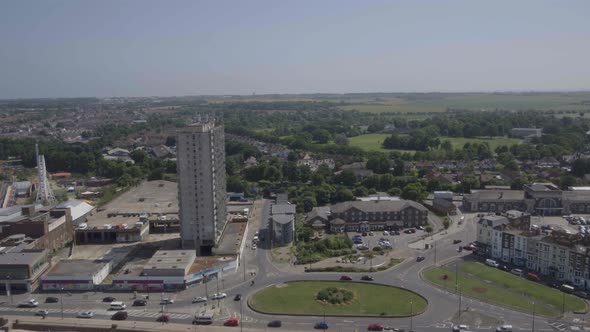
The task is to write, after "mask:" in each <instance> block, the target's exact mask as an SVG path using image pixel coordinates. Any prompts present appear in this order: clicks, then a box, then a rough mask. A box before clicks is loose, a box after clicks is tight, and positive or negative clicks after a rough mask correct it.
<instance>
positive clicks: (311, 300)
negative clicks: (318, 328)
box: [248, 281, 428, 316]
mask: <svg viewBox="0 0 590 332" xmlns="http://www.w3.org/2000/svg"><path fill="white" fill-rule="evenodd" d="M327 287H337V288H344V289H347V290H349V291H352V292H353V293H354V299H353V300H352V302H351V303H349V304H343V305H332V304H323V303H321V302H319V301H317V300H316V299H315V296H316V294H317V293H318V292H319V291H320V290H322V289H324V288H327ZM410 300H412V302H413V309H412V310H411V308H410ZM248 304H249V305H250V306H251V307H252V308H253V309H255V310H257V311H260V312H264V313H272V314H307V315H321V314H323V313H324V312H325V313H326V314H327V315H367V316H381V315H383V316H407V315H410V313H411V312H413V313H414V314H417V313H420V312H423V311H424V310H425V309H426V306H427V305H428V302H427V301H426V300H425V299H424V298H423V297H421V296H419V295H418V294H416V293H413V292H411V291H408V290H404V289H400V288H395V287H389V286H383V285H373V284H368V283H355V282H330V281H299V282H290V283H287V284H282V285H278V286H271V287H267V288H265V289H263V290H261V291H259V292H257V293H256V294H254V295H253V296H252V297H251V298H250V299H249V300H248Z"/></svg>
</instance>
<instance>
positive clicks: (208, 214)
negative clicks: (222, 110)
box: [176, 119, 227, 255]
mask: <svg viewBox="0 0 590 332" xmlns="http://www.w3.org/2000/svg"><path fill="white" fill-rule="evenodd" d="M176 145H177V146H176V152H177V162H176V168H177V173H178V201H179V205H180V239H181V243H182V248H184V249H195V250H196V252H197V255H210V254H212V249H213V247H215V246H216V245H217V243H218V242H219V238H220V237H221V234H222V233H223V229H224V227H225V222H226V217H227V214H226V206H225V200H226V191H225V135H224V129H223V125H221V124H217V123H215V121H214V120H210V119H207V120H205V121H204V122H198V123H195V124H192V125H190V126H188V127H185V128H183V129H180V130H178V132H177V138H176Z"/></svg>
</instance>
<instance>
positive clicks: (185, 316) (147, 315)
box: [0, 307, 192, 319]
mask: <svg viewBox="0 0 590 332" xmlns="http://www.w3.org/2000/svg"><path fill="white" fill-rule="evenodd" d="M39 310H41V309H39V308H10V307H0V311H16V312H29V313H31V314H32V313H35V312H37V311H39ZM46 310H47V311H49V314H50V315H52V316H53V315H54V314H61V312H62V311H61V309H46ZM81 311H86V310H81V309H64V310H63V313H64V314H77V313H79V312H81ZM90 311H92V312H94V314H95V315H99V316H112V315H113V314H114V313H115V312H116V311H112V310H104V309H100V310H90ZM125 311H127V314H128V315H129V317H145V318H154V319H155V318H158V317H160V315H162V313H161V312H154V311H143V310H125ZM166 314H167V315H169V316H170V318H172V319H189V318H191V317H192V316H191V315H189V314H178V313H166Z"/></svg>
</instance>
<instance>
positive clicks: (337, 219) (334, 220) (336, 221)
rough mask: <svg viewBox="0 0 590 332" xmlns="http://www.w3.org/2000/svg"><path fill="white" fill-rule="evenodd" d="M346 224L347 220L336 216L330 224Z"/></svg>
mask: <svg viewBox="0 0 590 332" xmlns="http://www.w3.org/2000/svg"><path fill="white" fill-rule="evenodd" d="M344 224H346V221H344V220H342V219H340V218H334V219H332V220H330V225H344Z"/></svg>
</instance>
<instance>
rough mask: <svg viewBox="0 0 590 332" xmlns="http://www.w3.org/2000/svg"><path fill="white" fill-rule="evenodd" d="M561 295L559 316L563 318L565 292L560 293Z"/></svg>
mask: <svg viewBox="0 0 590 332" xmlns="http://www.w3.org/2000/svg"><path fill="white" fill-rule="evenodd" d="M561 295H563V297H562V298H561V315H562V316H563V315H564V314H565V292H562V293H561Z"/></svg>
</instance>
